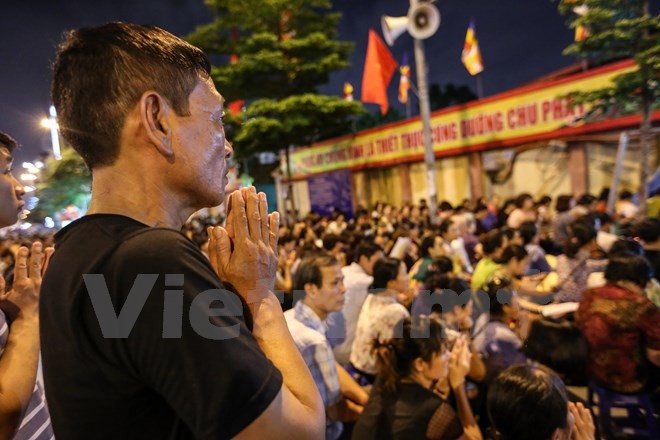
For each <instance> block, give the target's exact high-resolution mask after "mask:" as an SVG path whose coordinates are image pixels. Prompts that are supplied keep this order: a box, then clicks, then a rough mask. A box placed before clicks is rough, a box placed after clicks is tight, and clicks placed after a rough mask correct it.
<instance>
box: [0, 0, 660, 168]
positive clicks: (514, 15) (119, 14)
mask: <svg viewBox="0 0 660 440" xmlns="http://www.w3.org/2000/svg"><path fill="white" fill-rule="evenodd" d="M3 3H4V4H3V5H2V6H1V7H0V29H2V36H1V37H0V60H1V61H0V114H1V115H2V117H1V119H0V130H2V131H5V132H8V133H10V134H12V136H14V137H15V138H16V139H17V140H18V141H19V143H20V144H22V149H21V150H20V151H19V152H18V153H17V154H16V156H17V159H18V161H19V163H20V161H23V160H32V159H33V158H34V157H35V156H36V155H37V153H38V152H39V151H41V150H48V149H49V148H50V134H49V133H48V132H47V130H45V129H43V128H42V127H41V126H40V124H39V121H40V120H41V119H42V118H43V117H45V116H46V115H47V112H48V106H49V103H50V100H49V85H50V64H51V63H52V61H53V58H54V54H55V47H56V46H57V44H58V42H59V40H60V36H61V34H62V32H63V31H65V30H67V29H71V28H76V27H81V26H93V25H99V24H103V23H105V22H108V21H116V20H122V21H133V22H136V23H149V24H154V25H158V26H161V27H163V28H165V29H167V30H168V31H170V32H172V33H174V34H177V35H186V34H188V33H189V32H191V31H192V30H193V29H194V28H195V26H196V25H198V24H203V23H207V22H209V21H210V20H211V19H212V16H211V14H210V13H209V12H208V10H207V9H206V7H205V6H204V4H203V0H158V1H138V0H111V1H102V0H96V1H90V0H86V1H82V0H47V1H46V0H23V1H5V2H3ZM659 3H660V0H654V1H652V2H651V4H652V11H653V12H654V13H656V14H657V13H658V9H659V8H658V5H659ZM334 5H335V9H337V10H340V11H342V12H343V13H344V17H343V19H342V21H341V24H340V29H339V32H340V39H342V40H352V41H355V43H356V46H355V51H354V52H353V54H352V55H351V59H350V60H351V63H352V67H351V68H350V69H347V70H345V71H341V72H337V73H335V74H334V75H333V76H332V80H331V82H330V84H328V85H326V86H324V87H323V88H322V90H323V91H324V92H325V93H328V94H337V95H340V94H341V93H342V87H343V83H344V81H350V82H351V83H352V84H353V86H354V87H355V97H356V98H357V99H359V96H360V85H361V77H362V70H363V63H364V57H365V53H366V44H367V34H368V30H369V28H370V27H372V28H375V29H376V30H377V31H378V32H379V34H380V16H381V15H382V14H387V15H392V16H399V15H404V14H405V13H406V11H407V9H408V2H407V0H335V1H334ZM436 5H437V6H438V8H439V9H440V13H441V16H442V21H441V24H440V29H439V30H438V32H437V33H436V34H435V35H434V36H433V37H431V38H430V39H428V40H425V48H426V56H427V62H428V64H429V83H439V84H441V85H445V84H447V83H454V84H457V85H462V84H466V85H468V86H469V87H471V88H473V89H474V90H475V91H476V86H475V81H474V78H472V77H471V76H470V75H469V74H468V73H467V71H466V70H465V68H464V67H463V65H462V63H461V61H460V53H461V50H462V47H463V41H464V38H465V31H466V28H467V25H468V23H469V21H470V18H474V19H475V20H476V26H477V37H478V39H479V44H480V47H481V52H482V56H483V60H484V65H485V71H484V73H483V74H482V76H483V86H484V94H485V96H490V95H493V94H496V93H500V92H503V91H506V90H509V89H511V88H513V87H516V86H519V85H522V84H525V83H527V82H530V81H533V80H534V79H536V78H538V77H540V76H543V75H545V74H547V73H550V72H552V71H554V70H558V69H560V68H563V67H566V66H568V65H571V64H573V63H574V62H575V59H573V58H572V57H566V56H563V55H562V54H561V52H562V50H563V48H564V47H565V46H566V45H568V44H569V43H570V42H571V41H572V38H573V34H572V31H571V30H570V29H568V28H567V26H566V20H567V19H566V17H562V16H560V15H559V13H558V12H557V8H556V3H555V2H553V1H551V0H444V1H442V2H438V3H436ZM381 35H382V34H381ZM406 51H407V52H409V57H410V62H411V64H413V65H414V60H413V58H412V56H413V43H412V39H411V37H410V36H409V35H408V34H404V35H402V36H401V37H399V39H398V40H397V41H396V42H395V44H394V47H393V48H392V53H393V55H394V57H395V58H396V59H397V60H398V61H400V60H401V58H402V56H403V53H404V52H406ZM412 78H413V81H415V72H414V69H413V76H412ZM397 86H398V74H397V75H395V77H394V79H393V80H392V83H391V84H390V89H389V95H390V105H391V106H395V107H397V108H398V109H399V110H401V111H402V112H404V111H405V110H404V109H403V106H402V105H401V104H399V103H398V101H396V91H397ZM220 92H221V93H222V90H220ZM367 108H368V110H370V111H376V109H377V106H375V105H371V104H368V105H367Z"/></svg>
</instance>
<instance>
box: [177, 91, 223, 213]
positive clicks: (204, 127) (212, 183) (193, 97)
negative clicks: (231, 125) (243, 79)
mask: <svg viewBox="0 0 660 440" xmlns="http://www.w3.org/2000/svg"><path fill="white" fill-rule="evenodd" d="M188 102H189V113H190V114H189V115H188V116H175V117H174V118H173V120H174V123H173V125H174V126H173V133H174V135H173V139H172V142H173V146H172V148H173V150H174V154H175V161H177V162H179V164H180V165H179V167H178V173H177V175H176V176H173V179H175V183H173V188H172V189H173V190H174V191H177V192H180V193H184V194H185V195H186V196H187V197H188V198H189V199H190V202H189V204H190V205H191V206H193V207H196V208H202V207H209V206H217V205H219V204H220V203H222V202H223V201H224V198H225V187H226V186H227V183H228V179H227V171H228V168H227V158H228V157H229V156H230V155H231V154H232V152H233V151H232V149H231V145H229V143H228V142H227V140H226V139H225V130H224V125H223V122H222V118H223V115H224V99H223V98H222V96H220V94H219V93H218V92H217V91H216V89H215V86H214V85H213V82H212V81H211V80H210V79H200V80H199V81H198V83H197V86H196V87H195V88H194V89H193V91H192V93H191V94H190V97H189V98H188Z"/></svg>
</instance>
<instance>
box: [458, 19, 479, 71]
mask: <svg viewBox="0 0 660 440" xmlns="http://www.w3.org/2000/svg"><path fill="white" fill-rule="evenodd" d="M461 61H463V64H464V65H465V68H466V69H467V70H468V72H470V75H472V76H474V75H477V74H479V73H481V72H483V70H484V63H483V61H481V51H480V50H479V40H477V31H476V29H475V26H474V20H471V21H470V26H469V27H468V30H467V33H466V34H465V44H464V45H463V53H461Z"/></svg>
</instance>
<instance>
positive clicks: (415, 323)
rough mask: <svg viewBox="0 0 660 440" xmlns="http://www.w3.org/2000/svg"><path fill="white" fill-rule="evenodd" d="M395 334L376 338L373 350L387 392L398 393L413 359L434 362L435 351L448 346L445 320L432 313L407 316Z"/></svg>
mask: <svg viewBox="0 0 660 440" xmlns="http://www.w3.org/2000/svg"><path fill="white" fill-rule="evenodd" d="M394 335H395V336H394V337H393V338H392V339H389V340H385V341H380V340H379V339H378V338H376V339H375V340H374V342H373V348H372V350H373V351H374V352H375V354H376V369H377V371H378V376H379V378H380V379H381V381H380V382H379V385H380V386H381V387H382V390H383V391H385V392H387V393H395V392H396V389H397V385H398V383H399V382H400V381H401V379H404V378H406V377H408V376H410V375H411V373H412V371H413V370H412V366H413V362H414V361H415V359H417V358H421V359H422V360H424V361H426V362H430V361H431V358H432V357H433V355H434V354H435V353H438V352H440V351H441V350H443V349H444V348H445V341H446V340H445V339H443V331H442V324H441V323H440V322H439V321H438V320H436V319H434V318H429V317H428V316H424V315H420V316H413V317H412V318H410V317H409V318H404V319H402V320H401V321H399V322H398V323H397V324H396V326H395V330H394Z"/></svg>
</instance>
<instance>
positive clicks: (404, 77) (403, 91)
mask: <svg viewBox="0 0 660 440" xmlns="http://www.w3.org/2000/svg"><path fill="white" fill-rule="evenodd" d="M399 73H400V74H401V79H400V80H399V102H400V103H401V104H406V103H407V102H408V90H409V89H410V66H409V65H408V52H404V54H403V62H402V63H401V66H400V67H399Z"/></svg>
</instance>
